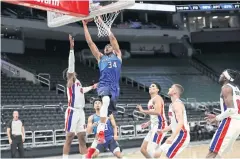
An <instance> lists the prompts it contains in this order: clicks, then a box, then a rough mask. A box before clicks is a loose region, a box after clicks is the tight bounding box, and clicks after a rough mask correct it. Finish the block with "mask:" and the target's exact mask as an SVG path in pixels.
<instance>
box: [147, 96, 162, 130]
mask: <svg viewBox="0 0 240 159" xmlns="http://www.w3.org/2000/svg"><path fill="white" fill-rule="evenodd" d="M155 97H156V96H155ZM155 97H153V98H152V99H150V100H149V102H148V110H149V111H154V110H155V108H154V103H153V100H154V98H155ZM150 121H151V127H152V128H153V127H155V126H159V124H161V126H162V125H164V126H166V116H165V112H164V105H163V106H162V114H160V112H159V115H150ZM159 129H161V128H159Z"/></svg>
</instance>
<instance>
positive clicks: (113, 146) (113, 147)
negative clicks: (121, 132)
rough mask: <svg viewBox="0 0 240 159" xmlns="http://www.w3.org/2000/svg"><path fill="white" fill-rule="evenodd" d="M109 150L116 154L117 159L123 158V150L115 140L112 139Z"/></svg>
mask: <svg viewBox="0 0 240 159" xmlns="http://www.w3.org/2000/svg"><path fill="white" fill-rule="evenodd" d="M108 147H109V150H110V151H111V152H112V153H113V154H114V156H116V157H117V158H122V157H123V156H122V153H121V149H120V147H119V144H118V142H117V141H115V140H114V139H112V140H111V141H110V143H109V146H108Z"/></svg>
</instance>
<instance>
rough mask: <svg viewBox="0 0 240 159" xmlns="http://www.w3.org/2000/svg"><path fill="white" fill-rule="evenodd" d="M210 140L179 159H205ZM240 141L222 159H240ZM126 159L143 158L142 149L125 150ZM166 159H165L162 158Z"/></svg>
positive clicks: (195, 145)
mask: <svg viewBox="0 0 240 159" xmlns="http://www.w3.org/2000/svg"><path fill="white" fill-rule="evenodd" d="M209 143H210V140H208V141H199V142H191V143H190V145H189V146H188V148H187V149H185V150H184V151H183V152H182V153H181V154H180V155H179V156H178V157H177V158H205V156H206V154H207V153H208V148H209ZM239 148H240V140H237V141H236V142H235V143H234V146H233V149H232V150H231V151H230V152H229V153H226V154H225V155H224V156H222V158H239V157H240V151H239ZM123 154H124V157H125V159H126V158H127V159H130V158H134V159H137V158H138V159H139V158H143V156H142V155H141V153H140V148H130V149H124V151H123ZM61 157H62V156H53V157H45V158H48V159H56V158H61ZM69 158H79V154H74V155H70V156H69ZM99 158H113V159H116V158H115V157H113V156H112V154H111V153H103V154H101V155H100V157H99ZM162 158H164V157H162Z"/></svg>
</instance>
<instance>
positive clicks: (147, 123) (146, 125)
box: [141, 122, 150, 129]
mask: <svg viewBox="0 0 240 159" xmlns="http://www.w3.org/2000/svg"><path fill="white" fill-rule="evenodd" d="M149 125H150V122H146V123H143V124H141V128H142V129H145V128H147V127H148V126H149Z"/></svg>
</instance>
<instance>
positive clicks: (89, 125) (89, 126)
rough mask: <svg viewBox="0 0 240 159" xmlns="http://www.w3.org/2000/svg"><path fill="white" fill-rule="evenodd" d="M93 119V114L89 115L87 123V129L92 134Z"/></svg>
mask: <svg viewBox="0 0 240 159" xmlns="http://www.w3.org/2000/svg"><path fill="white" fill-rule="evenodd" d="M92 121H93V116H92V115H91V116H90V117H88V123H87V130H86V131H87V133H88V134H91V133H92V131H93V123H92Z"/></svg>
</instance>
